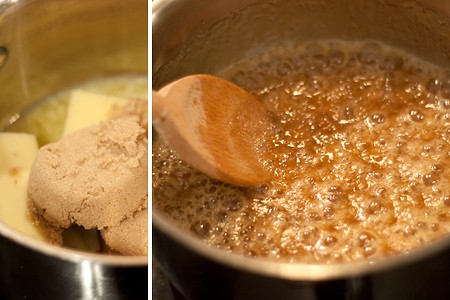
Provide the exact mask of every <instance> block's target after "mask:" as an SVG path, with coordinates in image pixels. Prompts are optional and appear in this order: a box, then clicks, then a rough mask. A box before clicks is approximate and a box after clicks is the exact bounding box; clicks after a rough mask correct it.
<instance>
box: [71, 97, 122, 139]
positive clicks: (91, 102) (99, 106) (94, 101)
mask: <svg viewBox="0 0 450 300" xmlns="http://www.w3.org/2000/svg"><path fill="white" fill-rule="evenodd" d="M128 102H129V100H128V99H126V98H120V97H113V96H105V95H99V94H95V93H91V92H86V91H83V90H74V91H72V93H71V97H70V102H69V109H68V111H67V119H66V123H65V127H64V132H63V135H67V134H69V133H71V132H74V131H76V130H79V129H82V128H85V127H88V126H91V125H94V124H97V123H99V122H100V121H105V120H108V119H110V118H111V117H114V115H116V114H117V113H118V112H119V111H120V109H121V108H123V107H124V106H125V105H126V104H127V103H128Z"/></svg>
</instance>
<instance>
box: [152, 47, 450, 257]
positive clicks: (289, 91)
mask: <svg viewBox="0 0 450 300" xmlns="http://www.w3.org/2000/svg"><path fill="white" fill-rule="evenodd" d="M449 74H450V73H449V72H448V71H446V70H441V69H439V68H438V67H436V66H434V65H431V64H427V63H426V62H423V61H420V60H418V59H417V58H415V57H412V56H410V55H409V54H406V53H404V52H402V51H400V50H396V49H393V48H389V47H387V46H384V45H381V44H379V43H376V42H372V41H370V42H338V41H322V42H312V43H309V44H306V45H301V46H298V47H294V46H292V45H290V46H286V47H285V46H280V47H275V48H273V49H266V51H265V52H264V53H262V54H261V53H255V54H254V55H253V56H250V57H247V58H246V59H243V60H242V61H239V62H236V63H235V64H234V65H233V66H231V67H230V68H228V69H225V70H223V73H222V74H221V76H223V77H225V78H227V79H229V80H231V81H234V82H235V83H237V84H238V85H240V86H242V87H243V88H245V89H247V90H249V91H250V92H252V93H253V94H255V95H256V96H257V97H258V98H259V99H261V102H262V104H263V105H264V106H265V107H266V108H267V109H268V110H269V111H270V112H271V114H272V115H273V117H274V120H275V123H276V124H275V126H276V130H275V131H274V132H275V133H274V134H273V136H270V137H269V138H268V140H267V144H266V145H265V146H266V147H265V149H266V152H264V153H263V154H262V156H263V157H264V158H265V160H266V162H267V166H269V168H270V169H271V170H272V171H273V173H274V174H275V175H276V180H274V181H273V182H270V183H267V184H264V185H261V186H257V187H252V188H239V187H235V186H231V185H227V184H224V183H222V182H218V181H217V180H214V179H211V178H209V177H207V176H206V175H204V174H202V173H200V172H198V171H196V170H194V169H193V168H191V167H190V166H188V165H186V164H185V163H184V162H183V161H181V160H180V159H179V158H177V155H176V153H174V152H173V151H172V150H170V149H168V148H167V146H165V145H164V143H163V142H162V141H161V140H160V139H159V138H158V137H156V140H155V141H154V143H153V180H152V182H153V205H154V208H155V209H157V210H160V211H161V212H162V213H164V214H165V215H167V216H168V217H169V218H171V219H173V220H174V221H175V222H177V223H178V224H179V225H180V226H181V227H182V228H184V229H185V230H187V231H189V232H191V233H192V234H194V235H195V236H197V237H199V238H201V239H203V240H204V241H205V243H207V244H209V245H213V246H215V247H219V248H221V249H224V250H225V251H230V252H233V253H237V254H241V255H245V256H249V257H254V258H260V259H271V260H283V261H289V262H303V263H305V262H306V263H335V262H351V261H361V260H367V259H369V260H375V259H379V258H382V257H385V256H388V255H395V254H399V253H403V252H407V251H410V250H412V249H414V248H417V247H420V246H422V245H423V244H426V243H429V242H431V241H433V240H435V239H438V238H441V237H443V236H444V235H446V234H448V232H449V231H450V210H449V209H450V184H449V182H448V178H449V175H450V174H449V173H450V170H449V169H448V168H447V166H448V165H449V163H450V151H449V150H448V144H449V143H450V111H449V108H450V75H449Z"/></svg>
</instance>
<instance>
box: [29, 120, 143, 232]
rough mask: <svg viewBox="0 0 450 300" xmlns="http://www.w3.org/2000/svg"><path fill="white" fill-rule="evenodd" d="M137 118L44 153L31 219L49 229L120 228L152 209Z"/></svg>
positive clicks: (32, 186) (94, 129)
mask: <svg viewBox="0 0 450 300" xmlns="http://www.w3.org/2000/svg"><path fill="white" fill-rule="evenodd" d="M140 121H141V120H140V118H139V117H138V116H136V115H134V116H133V115H128V116H127V115H125V116H122V117H120V118H117V119H112V120H108V121H106V122H102V123H100V124H99V125H94V126H91V127H88V128H85V129H82V130H79V131H76V132H74V133H72V134H69V135H67V136H66V137H64V138H62V139H61V140H60V141H58V142H56V143H52V144H48V145H46V146H44V147H42V148H41V149H40V150H39V151H38V154H37V157H36V159H35V162H34V164H33V167H32V169H31V172H30V178H29V187H28V196H29V201H30V207H31V209H32V213H34V214H37V215H39V216H41V218H42V219H45V220H46V221H47V222H48V223H49V225H51V226H56V227H61V228H68V227H69V226H71V225H72V224H78V225H80V226H83V227H84V228H86V229H90V228H98V229H103V228H105V227H112V226H117V225H118V224H120V223H121V221H123V220H124V219H126V218H128V217H132V216H133V215H134V213H135V212H136V211H139V210H142V209H143V208H145V207H147V206H148V140H147V132H146V129H145V128H143V127H142V126H141V124H140Z"/></svg>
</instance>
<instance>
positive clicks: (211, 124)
mask: <svg viewBox="0 0 450 300" xmlns="http://www.w3.org/2000/svg"><path fill="white" fill-rule="evenodd" d="M152 114H153V116H152V120H153V126H154V128H155V129H156V130H157V132H158V133H159V134H160V135H161V136H162V138H163V139H164V140H165V142H166V143H167V145H168V146H169V147H170V148H172V149H173V150H175V152H177V154H178V156H179V157H180V158H181V159H182V160H184V161H186V162H187V163H188V164H190V165H192V166H193V167H194V168H197V169H198V170H200V171H202V172H204V173H206V174H207V175H209V176H211V177H213V178H216V179H219V180H221V181H224V182H227V183H231V184H234V185H239V186H251V185H257V184H261V183H264V182H266V181H268V180H270V179H271V174H270V172H269V171H268V169H267V167H265V164H264V162H263V159H262V153H263V152H264V147H265V146H264V144H265V142H266V135H267V134H268V133H269V132H270V131H271V128H272V122H271V119H270V118H269V115H268V112H267V111H266V110H265V109H264V107H263V106H262V104H261V103H260V102H259V101H258V100H257V99H256V98H255V97H254V96H252V95H251V94H249V93H247V92H246V91H245V90H243V89H241V88H240V87H238V86H236V85H234V84H232V83H230V82H228V81H226V80H224V79H221V78H218V77H215V76H211V75H192V76H187V77H184V78H181V79H179V80H177V81H175V82H173V83H171V84H169V85H167V86H165V87H163V88H162V89H161V90H159V91H157V92H155V91H153V94H152Z"/></svg>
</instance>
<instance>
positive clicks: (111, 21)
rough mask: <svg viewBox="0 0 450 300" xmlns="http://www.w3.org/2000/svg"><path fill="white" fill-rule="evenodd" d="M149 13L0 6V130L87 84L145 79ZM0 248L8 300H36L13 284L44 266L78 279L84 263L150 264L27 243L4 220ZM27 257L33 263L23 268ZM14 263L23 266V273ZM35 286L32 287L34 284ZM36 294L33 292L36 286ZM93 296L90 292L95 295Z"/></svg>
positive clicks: (52, 2)
mask: <svg viewBox="0 0 450 300" xmlns="http://www.w3.org/2000/svg"><path fill="white" fill-rule="evenodd" d="M147 8H148V3H147V2H146V1H140V0H130V1H120V0H117V1H116V0H113V1H81V2H80V1H75V0H73V1H72V0H67V1H59V0H49V1H33V0H19V1H9V0H3V1H0V83H1V84H0V85H1V88H0V126H1V127H2V128H3V127H5V126H8V125H9V124H11V123H13V122H14V121H15V120H17V119H18V118H20V117H21V116H22V113H23V112H25V111H27V110H28V109H30V108H32V107H33V106H34V105H36V104H37V103H39V102H40V101H41V100H43V99H44V98H46V97H48V96H50V95H52V94H55V93H57V92H59V91H62V90H65V89H69V88H71V87H74V86H77V85H79V84H82V83H84V82H87V81H89V80H94V79H98V78H103V77H107V76H114V75H123V74H130V75H141V76H146V75H147V55H148V50H147V36H148V28H147V27H148V23H147V20H148V9H147ZM0 197H5V195H0ZM0 248H1V249H2V255H1V256H2V266H3V267H2V269H3V271H2V274H1V278H2V281H4V280H7V281H8V283H6V284H2V285H4V286H8V285H10V287H9V288H8V290H9V291H10V292H12V291H15V292H18V294H14V293H12V294H6V295H9V296H18V297H20V295H21V294H20V293H23V294H22V295H23V296H24V297H27V296H31V297H34V296H33V295H35V294H33V293H32V292H30V291H27V288H23V289H22V290H14V288H15V287H16V284H15V283H14V282H15V281H23V280H26V279H25V278H26V277H28V276H29V275H27V274H25V273H30V272H33V268H34V267H33V265H34V266H37V265H41V266H42V267H43V268H46V267H47V266H48V265H46V263H49V264H50V265H53V266H55V265H56V266H58V269H59V270H66V271H67V272H68V273H67V274H69V273H71V272H72V271H73V272H74V273H71V274H72V275H69V277H70V276H75V277H76V275H74V274H77V273H79V271H76V269H77V268H79V266H80V264H81V263H82V262H84V263H87V264H94V265H100V269H101V268H102V266H106V268H107V269H108V268H109V269H108V270H115V268H116V267H117V268H124V269H127V268H142V269H143V271H142V272H141V273H142V274H146V271H145V270H146V269H147V265H148V259H147V257H124V256H118V255H102V254H90V253H85V252H82V251H77V250H70V249H65V248H61V247H54V246H51V245H48V244H45V243H43V242H40V241H37V240H33V239H31V238H29V237H26V236H24V235H22V234H21V233H19V232H17V231H16V230H14V229H12V228H10V227H9V226H8V225H6V224H4V223H2V222H0ZM23 257H26V258H23ZM28 259H30V260H31V261H30V262H28V263H27V260H28ZM33 259H36V261H35V263H33ZM17 260H20V261H22V262H20V261H19V262H17ZM13 262H15V263H13ZM17 263H21V264H22V267H21V268H22V269H23V270H22V271H20V269H19V266H18V265H17ZM14 264H15V265H14ZM36 264H37V265H36ZM8 268H14V270H16V271H11V270H12V269H9V270H8ZM97 268H98V267H97ZM71 270H72V271H71ZM42 271H43V272H46V270H42ZM47 271H48V272H47V273H46V274H45V276H42V277H43V278H46V279H45V280H46V281H45V282H50V281H52V280H51V278H55V277H57V276H58V271H56V272H55V269H52V268H49V269H48V270H47ZM11 272H13V273H16V275H15V276H16V277H15V279H12V278H10V277H14V276H11V274H13V273H11ZM8 274H9V275H8ZM142 274H141V275H142ZM109 275H110V274H109ZM109 275H108V274H104V276H107V277H108V276H109ZM114 276H116V275H111V277H108V278H106V279H105V278H98V277H97V278H95V279H94V281H93V282H96V283H94V284H99V283H100V285H101V284H102V282H103V284H105V285H104V286H103V288H105V287H107V285H109V284H111V282H112V284H113V285H114V280H115V279H114ZM75 277H74V278H75ZM21 278H22V279H21ZM91 279H92V278H91ZM36 280H37V281H36V285H38V284H37V282H38V281H40V279H39V278H37V279H36ZM105 280H107V281H109V283H105V282H104V281H105ZM9 281H10V282H9ZM138 281H140V282H141V289H142V290H141V292H142V291H144V289H145V290H146V286H145V285H144V284H142V283H143V282H146V281H147V279H146V277H144V278H142V280H138ZM45 282H44V284H43V283H42V282H41V283H40V284H43V285H42V286H41V288H42V291H41V293H42V292H43V291H45V290H47V292H48V293H49V297H52V296H51V295H52V292H54V291H55V290H54V289H53V288H49V287H47V288H46V287H45ZM31 285H33V284H32V283H31V282H30V286H31ZM55 288H56V286H55ZM78 288H79V287H77V286H76V285H74V286H72V287H71V289H72V291H71V292H69V293H68V295H67V296H68V297H69V298H70V297H71V296H76V295H79V291H77V289H78ZM36 291H37V292H39V288H38V287H36ZM36 291H35V292H36ZM66 291H67V290H66ZM73 291H76V292H73ZM0 292H1V291H0ZM27 292H28V294H27ZM88 292H89V291H88ZM97 292H98V291H91V293H93V294H92V295H93V296H95V295H96V293H97ZM121 292H123V291H121ZM2 295H3V294H2Z"/></svg>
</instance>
